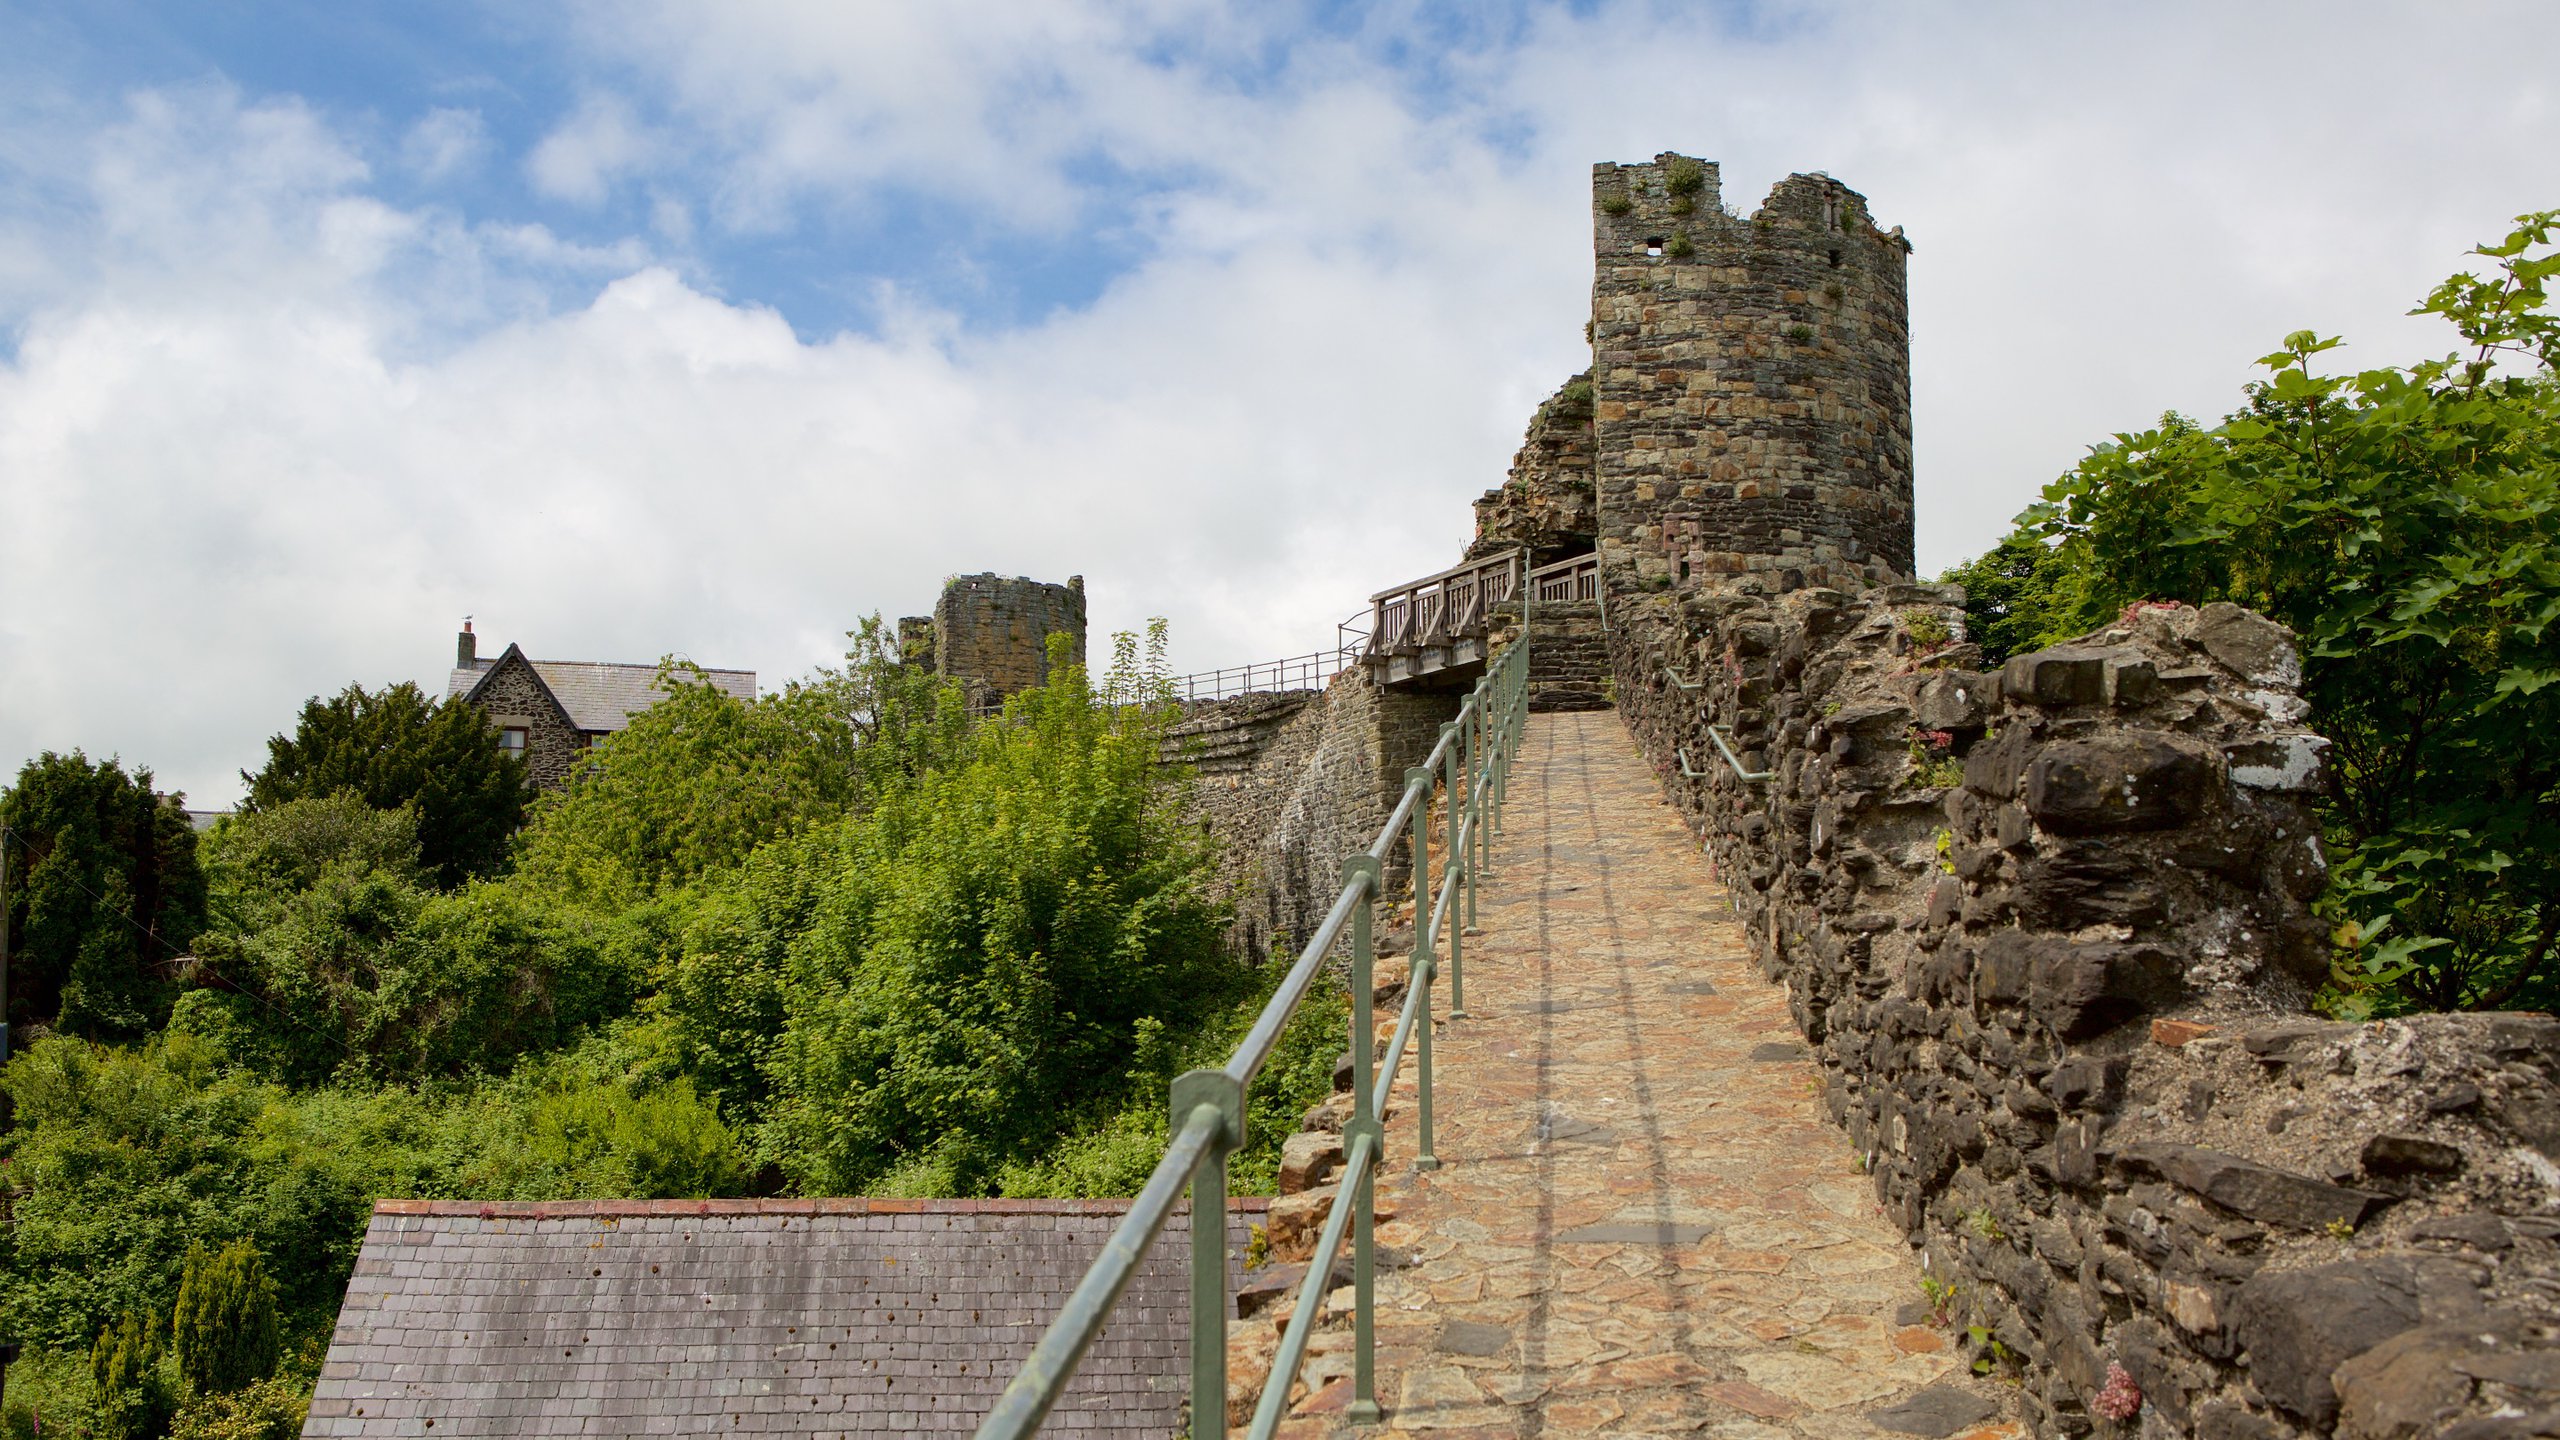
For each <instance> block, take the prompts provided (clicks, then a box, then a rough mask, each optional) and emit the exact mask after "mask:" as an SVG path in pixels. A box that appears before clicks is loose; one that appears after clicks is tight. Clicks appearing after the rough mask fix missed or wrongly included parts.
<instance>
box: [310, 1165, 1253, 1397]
mask: <svg viewBox="0 0 2560 1440" xmlns="http://www.w3.org/2000/svg"><path fill="white" fill-rule="evenodd" d="M1264 1203H1265V1202H1262V1201H1244V1202H1240V1203H1239V1204H1238V1206H1237V1207H1236V1211H1235V1213H1233V1214H1232V1215H1231V1216H1230V1220H1229V1224H1228V1232H1229V1234H1228V1254H1229V1256H1230V1257H1231V1258H1230V1264H1234V1263H1236V1261H1235V1259H1234V1257H1236V1256H1238V1255H1239V1254H1240V1252H1241V1249H1242V1246H1243V1242H1244V1238H1245V1227H1246V1225H1247V1224H1248V1222H1249V1221H1250V1220H1252V1219H1253V1218H1255V1213H1254V1212H1258V1211H1259V1210H1260V1209H1261V1207H1262V1206H1263V1204H1264ZM1125 1207H1126V1202H1125V1201H1113V1200H974V1201H973V1200H940V1201H912V1200H909V1201H894V1200H860V1199H854V1200H791V1201H782V1200H725V1201H724V1200H712V1201H700V1200H683V1201H639V1202H633V1201H579V1202H561V1203H553V1204H543V1205H536V1204H525V1203H515V1204H482V1203H479V1202H476V1201H472V1202H453V1201H433V1202H430V1201H418V1200H385V1201H381V1202H379V1203H378V1204H376V1205H375V1207H374V1213H373V1223H372V1225H371V1227H370V1228H369V1229H368V1230H367V1231H366V1232H365V1238H364V1249H363V1250H362V1252H361V1253H360V1254H359V1255H358V1257H357V1260H356V1267H355V1274H354V1277H353V1278H352V1279H351V1280H349V1282H348V1285H347V1298H346V1303H345V1306H344V1308H342V1309H341V1310H340V1311H339V1313H338V1327H337V1331H336V1333H335V1334H334V1335H333V1336H332V1337H331V1338H330V1341H329V1357H328V1360H327V1362H326V1363H325V1364H324V1365H323V1367H322V1369H321V1371H320V1384H319V1390H318V1393H317V1394H316V1395H315V1396H314V1397H313V1400H312V1404H311V1413H310V1418H309V1419H308V1420H306V1421H305V1422H304V1424H303V1429H302V1433H303V1434H304V1435H305V1436H376V1435H404V1436H416V1435H425V1436H432V1437H436V1440H445V1437H454V1440H461V1437H469V1436H498V1435H507V1436H572V1435H574V1436H594V1435H700V1434H710V1433H713V1432H715V1431H716V1432H717V1433H719V1434H722V1435H758V1436H761V1435H810V1436H842V1437H856V1436H862V1437H869V1436H892V1435H966V1434H968V1433H970V1432H971V1431H973V1430H975V1429H976V1428H977V1424H978V1421H979V1420H980V1418H982V1417H983V1416H984V1415H985V1413H986V1411H987V1409H988V1408H989V1406H991V1405H992V1404H993V1403H994V1401H995V1397H996V1395H997V1394H998V1393H999V1392H1000V1391H1002V1390H1003V1388H1004V1385H1005V1382H1006V1381H1007V1380H1009V1379H1011V1378H1012V1376H1013V1372H1014V1369H1015V1367H1016V1366H1017V1365H1019V1364H1020V1362H1021V1360H1022V1357H1023V1356H1025V1355H1027V1354H1029V1353H1030V1350H1031V1346H1032V1344H1033V1343H1034V1342H1035V1341H1036V1340H1037V1339H1038V1338H1039V1335H1040V1332H1041V1330H1042V1329H1043V1328H1044V1327H1045V1326H1046V1325H1047V1324H1048V1322H1049V1320H1050V1318H1051V1317H1052V1316H1054V1315H1055V1314H1056V1313H1057V1310H1058V1308H1059V1306H1060V1304H1061V1303H1063V1302H1064V1301H1065V1299H1066V1297H1067V1293H1068V1292H1069V1291H1070V1290H1072V1289H1074V1288H1075V1283H1076V1281H1077V1280H1078V1279H1079V1278H1081V1277H1082V1276H1083V1274H1084V1270H1085V1267H1086V1266H1087V1265H1089V1264H1091V1263H1092V1261H1093V1258H1094V1256H1095V1255H1097V1254H1099V1253H1100V1252H1101V1249H1102V1243H1103V1241H1104V1239H1105V1238H1107V1237H1108V1236H1109V1234H1110V1232H1111V1227H1112V1226H1113V1225H1115V1224H1117V1223H1118V1221H1119V1218H1120V1215H1121V1214H1122V1213H1123V1211H1124V1210H1125ZM1189 1254H1190V1226H1189V1217H1188V1216H1187V1215H1185V1214H1177V1215H1175V1216H1174V1218H1173V1220H1172V1222H1171V1223H1170V1224H1169V1225H1167V1226H1166V1229H1165V1233H1164V1234H1163V1236H1162V1237H1161V1238H1159V1239H1158V1240H1157V1242H1156V1244H1155V1246H1154V1248H1153V1249H1152V1250H1151V1251H1150V1252H1149V1254H1148V1257H1147V1260H1146V1262H1145V1263H1144V1264H1143V1265H1142V1266H1141V1267H1140V1269H1139V1272H1138V1274H1137V1276H1136V1278H1135V1279H1133V1280H1132V1281H1131V1282H1130V1284H1129V1288H1128V1290H1127V1291H1125V1292H1124V1293H1123V1294H1122V1297H1121V1300H1120V1304H1119V1307H1118V1309H1117V1310H1116V1311H1115V1312H1114V1318H1113V1320H1112V1323H1111V1324H1110V1325H1109V1326H1108V1327H1107V1328H1106V1329H1105V1330H1104V1331H1103V1333H1102V1335H1101V1336H1100V1338H1098V1339H1097V1340H1096V1341H1095V1342H1094V1344H1093V1348H1092V1349H1091V1350H1089V1351H1088V1352H1086V1355H1085V1360H1084V1364H1083V1366H1082V1368H1081V1369H1080V1370H1079V1371H1078V1372H1077V1374H1076V1378H1075V1380H1074V1382H1073V1384H1072V1385H1071V1386H1070V1387H1069V1389H1068V1391H1067V1393H1066V1395H1065V1396H1064V1398H1062V1399H1061V1401H1060V1402H1059V1404H1058V1406H1057V1408H1056V1409H1054V1410H1052V1411H1051V1412H1050V1416H1049V1420H1048V1423H1047V1425H1046V1426H1045V1427H1044V1428H1045V1430H1046V1432H1047V1433H1052V1434H1074V1435H1096V1436H1103V1435H1129V1436H1148V1437H1151V1440H1153V1437H1163V1436H1167V1435H1171V1434H1172V1433H1174V1429H1175V1426H1176V1425H1177V1423H1178V1421H1179V1416H1180V1413H1181V1410H1182V1406H1183V1400H1184V1396H1185V1392H1186V1390H1187V1389H1188V1387H1189V1374H1190V1369H1189V1367H1190V1324H1189V1314H1190V1304H1189V1273H1190V1272H1189V1261H1188V1257H1189Z"/></svg>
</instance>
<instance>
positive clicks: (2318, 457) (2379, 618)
mask: <svg viewBox="0 0 2560 1440" xmlns="http://www.w3.org/2000/svg"><path fill="white" fill-rule="evenodd" d="M2556 224H2560V211H2553V212H2543V213H2539V214H2533V215H2526V216H2521V217H2519V218H2518V221H2517V225H2518V228H2517V229H2516V230H2515V231H2514V232H2513V233H2512V234H2510V235H2509V236H2508V237H2507V239H2506V240H2505V241H2504V242H2503V243H2501V244H2498V245H2491V246H2483V247H2481V248H2480V250H2479V252H2478V253H2479V254H2480V255H2482V256H2484V257H2486V258H2488V259H2489V260H2491V261H2492V262H2494V264H2495V267H2496V269H2495V271H2494V273H2493V274H2492V275H2491V276H2489V277H2488V278H2485V279H2484V278H2481V277H2478V276H2475V275H2470V274H2463V275H2457V276H2455V277H2453V278H2452V279H2449V280H2447V281H2446V282H2445V283H2444V284H2443V285H2441V286H2438V287H2437V288H2436V290H2435V291H2434V292H2433V293H2432V294H2430V295H2429V296H2428V297H2427V300H2426V302H2425V303H2424V304H2423V305H2421V306H2420V307H2419V308H2418V311H2417V312H2416V313H2420V314H2430V315H2436V316H2440V317H2442V318H2444V319H2445V320H2447V321H2449V322H2451V323H2452V325H2453V326H2454V328H2455V329H2456V331H2457V332H2458V333H2459V334H2460V336H2461V337H2462V341H2463V345H2464V350H2463V352H2462V353H2458V354H2454V355H2449V356H2446V357H2445V358H2443V359H2440V360H2427V361H2421V362H2418V363H2416V364H2412V365H2405V366H2384V367H2378V368H2374V369H2367V370H2362V371H2359V372H2357V373H2355V374H2352V375H2328V374H2322V373H2319V372H2318V371H2317V370H2316V369H2315V368H2314V367H2315V363H2316V361H2317V357H2319V356H2320V355H2322V354H2325V353H2327V352H2328V351H2329V350H2331V349H2333V348H2335V346H2336V345H2337V344H2338V342H2337V341H2335V340H2325V339H2322V338H2320V337H2319V336H2317V335H2315V334H2314V333H2312V332H2310V331H2302V332H2298V333H2296V334H2293V335H2290V336H2288V337H2286V339H2285V342H2284V345H2283V347H2282V348H2281V349H2279V350H2277V351H2276V352H2275V353H2273V354H2271V355H2268V356H2266V357H2265V358H2264V359H2263V360H2262V361H2261V362H2260V363H2261V365H2262V366H2263V367H2264V368H2265V370H2266V372H2267V378H2266V379H2265V380H2264V381H2262V382H2259V383H2257V384H2255V385H2253V386H2251V387H2250V389H2249V392H2248V403H2247V405H2246V406H2245V407H2244V408H2242V409H2241V410H2240V411H2238V412H2237V413H2235V414H2233V415H2231V416H2230V417H2229V418H2228V419H2226V420H2225V421H2224V422H2223V423H2222V424H2221V425H2219V426H2217V427H2215V428H2213V429H2210V430H2206V429H2200V428H2198V427H2195V426H2193V425H2189V424H2186V423H2184V422H2182V421H2177V420H2175V419H2174V417H2173V418H2172V420H2171V421H2170V422H2169V423H2164V424H2163V425H2162V426H2161V427H2160V428H2158V429H2154V430H2149V431H2144V432H2142V433H2140V434H2126V435H2119V436H2117V437H2116V438H2115V441H2114V443H2112V444H2108V445H2102V446H2100V447H2098V448H2097V449H2095V450H2094V451H2092V452H2091V453H2090V455H2089V456H2088V457H2087V458H2086V459H2085V460H2083V461H2082V462H2081V463H2080V465H2079V466H2078V467H2077V468H2076V469H2074V470H2073V471H2071V472H2070V473H2069V474H2067V475H2064V476H2063V477H2062V478H2060V479H2059V480H2057V481H2055V482H2054V483H2053V484H2052V485H2051V486H2049V487H2047V489H2046V491H2045V498H2044V501H2043V502H2042V503H2041V504H2039V505H2037V506H2035V507H2032V508H2031V509H2029V510H2028V511H2027V512H2026V513H2025V514H2024V515H2022V516H2021V517H2020V528H2019V532H2018V533H2017V534H2016V535H2013V536H2012V537H2011V541H2009V542H2004V543H2003V546H2002V552H2001V553H2003V554H2005V555H2006V556H2007V557H2008V558H2006V559H2004V560H2002V561H2001V562H2000V563H1999V564H1998V565H1997V566H1995V567H1993V568H1994V569H1995V571H1996V572H1998V573H2000V574H2002V575H2003V576H2004V578H2007V579H2010V580H2014V581H2015V583H2016V587H2017V588H2016V589H2015V590H2014V591H2013V592H2012V594H2011V601H2012V602H2014V603H2013V614H2014V616H2015V617H2016V618H2019V619H2021V620H2024V619H2027V618H2030V617H2032V616H2034V615H2035V614H2036V613H2038V612H2039V611H2044V612H2048V613H2050V614H2051V615H2053V617H2054V619H2053V623H2052V624H2051V625H2050V627H2049V628H2048V629H2047V630H2046V632H2045V637H2046V638H2059V637H2060V635H2064V634H2070V633H2076V632H2077V631H2080V630H2085V629H2090V628H2095V627H2096V626H2098V625H2100V624H2103V623H2107V622H2110V621H2112V620H2113V619H2114V617H2115V616H2116V615H2117V614H2118V613H2119V612H2120V611H2121V610H2122V609H2123V608H2124V607H2126V606H2128V605H2130V604H2134V603H2137V602H2141V601H2145V600H2152V599H2174V600H2185V601H2190V602H2195V603H2199V604H2201V603H2204V602H2207V601H2214V600H2229V601H2234V602H2237V603H2239V604H2243V605H2247V606H2249V607H2251V608H2253V609H2256V610H2259V611H2261V612H2263V613H2265V614H2268V615H2270V616H2273V617H2274V618H2276V619H2278V620H2281V621H2283V622H2284V623H2285V624H2287V625H2289V626H2291V627H2292V628H2293V629H2294V631H2295V633H2296V634H2297V635H2299V636H2300V637H2301V639H2302V642H2303V647H2304V655H2303V662H2304V663H2303V683H2302V689H2303V694H2304V696H2305V697H2306V698H2307V699H2309V700H2310V701H2311V703H2312V707H2313V723H2314V724H2316V725H2318V726H2319V728H2320V729H2321V731H2322V732H2323V733H2325V734H2326V735H2328V736H2329V738H2330V739H2331V741H2332V749H2331V752H2330V756H2329V767H2328V768H2329V790H2328V794H2327V796H2326V802H2327V803H2326V806H2325V811H2324V813H2325V818H2326V821H2327V825H2328V832H2329V833H2328V839H2329V843H2330V851H2331V862H2332V873H2333V876H2334V881H2333V884H2332V886H2331V889H2330V892H2329V895H2328V897H2327V899H2326V901H2325V904H2326V905H2327V907H2328V909H2329V911H2330V913H2331V915H2332V916H2333V917H2334V918H2335V919H2337V920H2338V921H2339V922H2341V924H2340V931H2339V933H2340V935H2341V937H2342V938H2343V939H2345V940H2346V941H2348V942H2349V947H2350V948H2349V950H2348V952H2347V953H2346V954H2345V955H2344V956H2343V957H2342V960H2341V968H2340V970H2339V984H2338V987H2337V988H2336V990H2335V991H2334V992H2333V993H2332V994H2331V996H2330V997H2329V1002H2328V1003H2329V1004H2330V1005H2331V1007H2332V1008H2333V1009H2334V1010H2336V1011H2337V1012H2338V1013H2341V1014H2349V1015H2368V1014H2376V1013H2387V1012H2390V1011H2393V1010H2397V1009H2404V1008H2411V1007H2416V1008H2437V1009H2449V1008H2455V1007H2460V1006H2485V1007H2501V1006H2508V1005H2516V1004H2530V1005H2536V1006H2545V1007H2547V1006H2549V1005H2551V1004H2553V1003H2560V975H2555V974H2554V973H2553V972H2554V970H2555V968H2560V967H2554V966H2553V965H2552V964H2551V963H2550V962H2551V961H2552V959H2553V951H2554V948H2555V941H2560V901H2555V899H2554V897H2555V896H2560V750H2555V748H2554V747H2553V746H2552V745H2551V744H2550V742H2549V737H2550V736H2552V735H2553V734H2560V623H2555V622H2560V369H2555V366H2560V317H2555V316H2554V315H2553V314H2551V312H2550V303H2549V295H2548V282H2549V280H2550V277H2551V276H2553V275H2554V274H2560V255H2555V254H2554V253H2552V251H2551V248H2550V247H2551V232H2552V229H2553V227H2554V226H2555V225H2556ZM2030 547H2036V548H2030ZM1966 583H1967V584H1968V585H1969V586H1970V585H1971V584H1972V583H1973V582H1972V580H1971V579H1969V578H1968V579H1967V580H1966ZM1985 633H1986V635H1988V634H1990V633H1993V632H1992V628H1991V627H1986V631H1985ZM2003 638H2004V639H2006V640H2008V641H2009V642H2010V643H2021V642H2019V641H2017V640H2016V638H2015V636H2014V634H2013V633H2004V637H2003Z"/></svg>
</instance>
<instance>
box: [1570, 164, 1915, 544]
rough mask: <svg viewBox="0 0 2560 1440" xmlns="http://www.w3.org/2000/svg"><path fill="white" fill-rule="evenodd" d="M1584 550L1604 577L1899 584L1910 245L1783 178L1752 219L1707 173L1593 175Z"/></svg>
mask: <svg viewBox="0 0 2560 1440" xmlns="http://www.w3.org/2000/svg"><path fill="white" fill-rule="evenodd" d="M1591 204H1592V239H1593V249H1594V257H1593V258H1594V266H1593V273H1592V282H1591V350H1592V356H1591V358H1592V376H1591V378H1592V388H1593V400H1594V404H1593V424H1594V440H1595V445H1594V450H1595V451H1596V463H1595V473H1594V485H1595V488H1596V490H1597V499H1598V502H1599V503H1598V510H1599V531H1600V535H1599V548H1600V554H1601V558H1602V563H1603V566H1604V568H1605V569H1606V571H1607V572H1608V573H1609V574H1610V575H1611V576H1612V584H1613V585H1623V584H1628V583H1639V584H1643V583H1650V584H1654V585H1660V584H1663V583H1666V582H1667V583H1670V584H1675V585H1678V584H1685V583H1687V582H1690V581H1692V580H1698V581H1704V580H1707V579H1711V578H1716V577H1728V576H1733V575H1739V574H1746V573H1762V574H1766V575H1767V577H1768V578H1769V579H1770V580H1772V581H1773V582H1774V583H1776V584H1778V585H1779V586H1781V587H1784V588H1794V587H1797V586H1803V585H1838V586H1842V587H1843V588H1847V589H1852V590H1855V589H1859V588H1863V587H1864V586H1865V585H1868V584H1873V583H1878V582H1882V581H1886V580H1894V579H1907V578H1909V577H1910V575H1911V569H1912V553H1911V551H1912V541H1911V351H1910V339H1909V325H1908V311H1907V306H1906V302H1905V300H1904V295H1903V267H1904V259H1905V257H1906V256H1907V255H1908V254H1909V252H1910V246H1909V245H1908V244H1907V243H1905V242H1904V241H1903V239H1902V234H1901V232H1900V231H1899V230H1898V229H1897V230H1895V231H1893V232H1891V233H1886V232H1884V231H1881V230H1878V229H1877V228H1876V226H1875V223H1874V222H1873V221H1872V220H1870V219H1869V218H1868V215H1867V202H1866V200H1865V198H1864V197H1862V196H1860V195H1859V194H1858V193H1857V192H1856V191H1854V190H1851V189H1849V188H1848V187H1847V186H1845V185H1842V184H1840V183H1839V182H1838V181H1836V180H1833V179H1831V178H1829V177H1828V176H1823V175H1791V176H1788V177H1787V178H1786V179H1785V180H1784V181H1782V182H1780V183H1779V185H1778V187H1777V189H1776V190H1774V191H1772V192H1771V193H1770V196H1769V199H1768V201H1767V203H1765V204H1764V205H1762V206H1761V207H1760V210H1759V212H1758V213H1757V214H1755V215H1753V216H1751V217H1750V218H1749V219H1747V220H1746V219H1743V218H1741V217H1739V216H1736V215H1733V214H1731V213H1729V212H1728V211H1727V210H1726V209H1725V208H1724V202H1723V197H1722V194H1721V189H1720V184H1719V177H1718V174H1717V170H1716V166H1715V165H1714V164H1712V163H1710V162H1706V161H1701V160H1693V159H1691V158H1689V157H1687V156H1684V155H1677V154H1670V153H1665V154H1663V155H1660V156H1657V157H1655V159H1654V160H1653V161H1652V162H1651V163H1649V164H1639V165H1616V164H1601V165H1596V166H1594V167H1592V175H1591Z"/></svg>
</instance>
